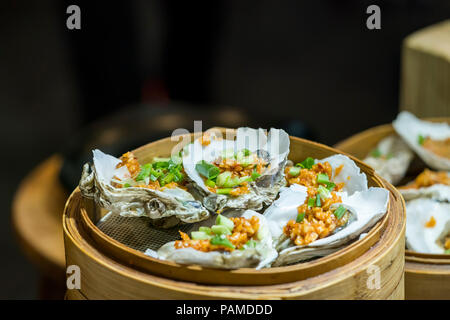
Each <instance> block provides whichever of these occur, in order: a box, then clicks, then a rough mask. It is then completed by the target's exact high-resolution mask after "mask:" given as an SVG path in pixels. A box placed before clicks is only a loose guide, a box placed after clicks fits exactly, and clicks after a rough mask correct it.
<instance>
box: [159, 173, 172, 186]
mask: <svg viewBox="0 0 450 320" xmlns="http://www.w3.org/2000/svg"><path fill="white" fill-rule="evenodd" d="M174 179H175V175H174V174H173V173H171V172H169V173H168V174H166V175H165V176H164V177H163V178H162V179H161V181H160V183H161V186H165V185H166V184H168V183H171V182H172V181H173V180H174Z"/></svg>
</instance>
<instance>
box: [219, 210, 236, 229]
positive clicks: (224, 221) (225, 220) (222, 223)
mask: <svg viewBox="0 0 450 320" xmlns="http://www.w3.org/2000/svg"><path fill="white" fill-rule="evenodd" d="M216 225H219V226H225V227H227V228H228V229H229V230H230V231H233V229H234V222H233V220H231V219H228V218H227V217H225V216H223V215H221V214H219V215H217V218H216Z"/></svg>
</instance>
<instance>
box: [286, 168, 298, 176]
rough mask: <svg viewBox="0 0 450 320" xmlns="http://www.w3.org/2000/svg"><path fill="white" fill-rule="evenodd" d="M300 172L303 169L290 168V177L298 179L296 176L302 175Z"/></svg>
mask: <svg viewBox="0 0 450 320" xmlns="http://www.w3.org/2000/svg"><path fill="white" fill-rule="evenodd" d="M300 170H301V168H299V167H290V168H289V175H290V176H293V177H296V176H298V175H299V174H300Z"/></svg>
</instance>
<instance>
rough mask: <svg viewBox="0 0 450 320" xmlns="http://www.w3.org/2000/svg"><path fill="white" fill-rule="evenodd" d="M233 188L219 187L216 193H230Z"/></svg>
mask: <svg viewBox="0 0 450 320" xmlns="http://www.w3.org/2000/svg"><path fill="white" fill-rule="evenodd" d="M231 190H233V188H221V189H217V190H216V193H217V194H230V193H231Z"/></svg>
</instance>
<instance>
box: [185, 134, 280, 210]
mask: <svg viewBox="0 0 450 320" xmlns="http://www.w3.org/2000/svg"><path fill="white" fill-rule="evenodd" d="M288 153H289V136H288V134H287V133H286V132H285V131H283V130H280V129H274V128H272V129H270V131H269V133H268V134H266V132H265V130H263V129H251V128H238V129H237V130H236V136H235V138H234V139H223V138H222V137H221V134H214V132H211V133H205V134H204V135H203V136H202V137H201V138H199V139H196V140H195V141H194V142H193V143H191V144H189V145H187V146H186V147H185V148H184V151H183V165H184V170H185V171H186V174H187V175H188V177H189V178H190V179H191V180H192V181H193V186H194V187H195V188H196V190H197V191H198V192H199V194H200V195H201V197H202V198H203V204H204V206H205V207H206V208H208V209H209V210H211V211H215V212H222V211H223V210H226V209H237V210H247V209H250V210H260V209H262V208H263V205H269V204H271V203H272V201H273V200H274V199H275V198H276V196H277V195H278V192H279V189H280V188H281V187H282V186H284V185H285V183H286V182H285V179H284V177H283V170H284V167H285V164H286V159H287V155H288Z"/></svg>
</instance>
